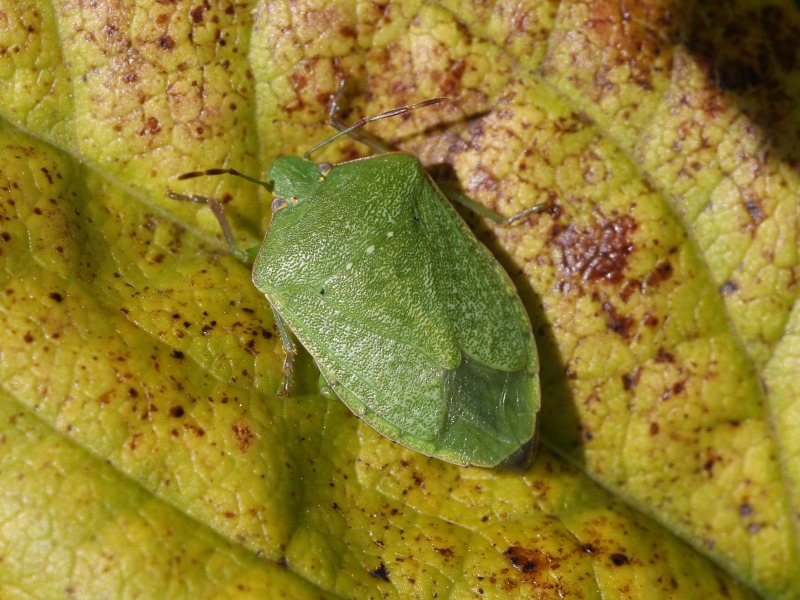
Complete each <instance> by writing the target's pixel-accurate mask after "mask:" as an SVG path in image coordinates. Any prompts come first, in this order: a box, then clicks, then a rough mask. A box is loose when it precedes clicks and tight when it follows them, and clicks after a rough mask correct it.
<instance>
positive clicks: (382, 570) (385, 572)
mask: <svg viewBox="0 0 800 600" xmlns="http://www.w3.org/2000/svg"><path fill="white" fill-rule="evenodd" d="M369 574H370V575H372V576H373V577H375V578H377V579H383V580H384V581H389V569H387V568H386V565H385V564H383V563H381V564H380V566H379V567H378V568H377V569H373V570H372V571H369Z"/></svg>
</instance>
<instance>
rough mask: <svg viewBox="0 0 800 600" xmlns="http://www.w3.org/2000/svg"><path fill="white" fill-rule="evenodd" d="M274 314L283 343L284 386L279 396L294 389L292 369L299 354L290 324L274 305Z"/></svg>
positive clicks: (287, 393) (286, 394)
mask: <svg viewBox="0 0 800 600" xmlns="http://www.w3.org/2000/svg"><path fill="white" fill-rule="evenodd" d="M270 306H271V307H272V314H273V315H274V316H275V325H276V326H277V327H278V333H279V334H280V336H281V344H282V345H283V353H284V357H283V388H282V389H281V390H280V391H279V392H278V395H279V396H284V395H285V396H289V395H291V391H292V371H293V370H294V357H295V355H296V354H297V346H296V345H295V343H294V340H293V339H292V336H291V334H290V333H289V326H288V325H287V324H286V321H284V320H283V317H282V316H281V315H280V313H279V312H278V311H277V310H275V307H274V306H272V303H270Z"/></svg>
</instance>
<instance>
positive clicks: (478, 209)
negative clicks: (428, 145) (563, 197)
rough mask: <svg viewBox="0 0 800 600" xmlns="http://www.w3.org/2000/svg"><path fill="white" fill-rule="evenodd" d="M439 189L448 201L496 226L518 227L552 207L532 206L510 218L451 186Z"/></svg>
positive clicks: (544, 205) (543, 205)
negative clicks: (465, 208) (488, 220)
mask: <svg viewBox="0 0 800 600" xmlns="http://www.w3.org/2000/svg"><path fill="white" fill-rule="evenodd" d="M439 189H441V190H442V193H443V194H444V195H445V196H447V198H448V199H450V200H452V201H453V202H457V203H458V204H460V205H461V206H465V207H467V208H468V209H470V210H471V211H472V212H474V213H477V214H479V215H481V216H482V217H486V218H487V219H490V220H492V221H494V222H495V223H497V224H498V225H503V226H508V225H518V224H519V223H521V222H522V221H524V220H525V219H527V218H528V217H530V216H531V215H533V214H536V213H540V212H545V211H548V210H550V209H551V208H552V207H553V206H552V205H551V204H546V203H542V204H534V205H533V206H530V207H528V208H525V209H523V210H521V211H519V212H518V213H514V214H513V215H511V216H510V217H504V216H503V215H500V214H497V213H496V212H494V211H493V210H492V209H490V208H486V207H485V206H483V205H482V204H478V203H477V202H475V200H473V199H472V198H470V197H469V196H467V195H465V194H462V193H461V192H459V191H458V190H456V189H455V188H453V187H452V186H449V185H447V184H440V185H439Z"/></svg>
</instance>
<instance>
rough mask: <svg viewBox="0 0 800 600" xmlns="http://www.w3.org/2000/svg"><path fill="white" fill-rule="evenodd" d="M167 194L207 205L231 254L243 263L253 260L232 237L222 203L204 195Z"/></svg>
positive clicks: (173, 197) (176, 198)
mask: <svg viewBox="0 0 800 600" xmlns="http://www.w3.org/2000/svg"><path fill="white" fill-rule="evenodd" d="M167 196H169V197H170V198H172V199H173V200H182V201H185V202H194V203H196V204H205V205H207V206H208V208H210V209H211V212H212V213H213V214H214V216H215V217H216V219H217V221H218V222H219V226H220V229H222V235H224V236H225V241H226V242H228V248H230V250H231V254H233V255H234V256H235V257H236V258H238V259H239V260H241V261H242V262H244V263H247V264H250V263H252V262H253V261H252V259H251V258H250V253H249V252H247V250H243V249H242V248H240V247H239V244H237V243H236V239H235V238H234V237H233V229H231V224H230V223H229V222H228V217H227V216H225V209H224V208H222V204H220V203H219V202H218V201H217V200H214V199H213V198H207V197H205V196H195V195H192V196H187V195H185V194H176V193H175V192H172V191H170V192H167Z"/></svg>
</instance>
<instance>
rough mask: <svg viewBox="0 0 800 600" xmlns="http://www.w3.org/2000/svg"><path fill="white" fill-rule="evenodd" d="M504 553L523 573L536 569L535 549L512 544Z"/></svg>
mask: <svg viewBox="0 0 800 600" xmlns="http://www.w3.org/2000/svg"><path fill="white" fill-rule="evenodd" d="M503 555H504V556H505V557H506V558H507V559H508V560H509V561H510V562H511V564H512V565H514V566H515V567H516V568H517V569H519V570H520V571H522V572H523V573H533V572H534V571H535V570H536V560H535V558H536V556H535V551H532V550H528V549H527V548H523V547H522V546H511V547H510V548H509V549H508V550H506V551H505V552H503Z"/></svg>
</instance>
